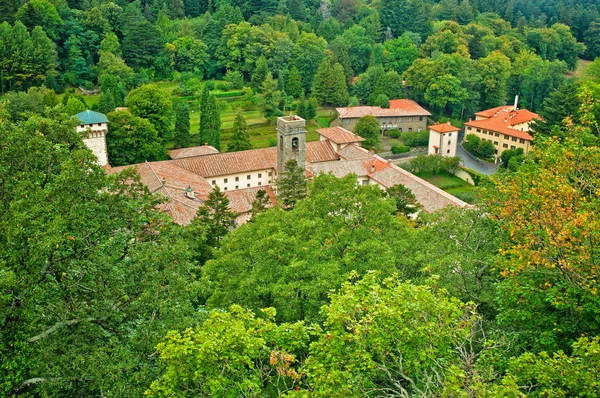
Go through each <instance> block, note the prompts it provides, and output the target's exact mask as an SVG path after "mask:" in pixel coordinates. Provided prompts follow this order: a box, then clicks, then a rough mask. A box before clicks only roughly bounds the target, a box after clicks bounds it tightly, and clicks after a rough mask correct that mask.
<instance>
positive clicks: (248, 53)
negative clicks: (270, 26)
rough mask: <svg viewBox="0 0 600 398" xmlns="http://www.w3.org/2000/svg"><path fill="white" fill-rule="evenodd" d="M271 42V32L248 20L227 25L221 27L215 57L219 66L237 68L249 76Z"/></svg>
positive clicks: (230, 68) (266, 51)
mask: <svg viewBox="0 0 600 398" xmlns="http://www.w3.org/2000/svg"><path fill="white" fill-rule="evenodd" d="M221 29H222V28H221ZM273 42H274V37H273V35H272V34H271V32H268V31H266V30H265V29H263V28H261V27H259V26H254V25H251V24H250V23H248V22H241V23H237V24H232V25H227V26H226V27H225V29H223V34H222V37H221V39H220V42H219V46H218V48H217V51H216V58H217V60H218V63H219V65H220V66H221V67H223V68H225V69H228V70H239V71H240V72H243V73H244V75H245V76H246V77H247V78H249V77H251V75H252V73H253V72H254V70H255V69H256V68H257V66H258V65H257V62H258V60H259V58H260V57H261V56H262V55H264V54H266V53H268V52H269V50H270V48H271V46H272V44H273ZM207 44H208V43H207ZM209 50H210V46H209ZM255 87H256V86H255Z"/></svg>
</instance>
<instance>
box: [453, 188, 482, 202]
mask: <svg viewBox="0 0 600 398" xmlns="http://www.w3.org/2000/svg"><path fill="white" fill-rule="evenodd" d="M452 195H454V196H455V197H457V198H458V199H460V200H462V201H463V202H467V203H470V204H473V203H475V202H476V201H477V196H476V195H475V193H474V192H473V191H462V192H456V193H453V194H452Z"/></svg>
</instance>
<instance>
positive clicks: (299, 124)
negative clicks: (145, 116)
mask: <svg viewBox="0 0 600 398" xmlns="http://www.w3.org/2000/svg"><path fill="white" fill-rule="evenodd" d="M292 159H293V160H295V161H296V163H298V166H300V167H301V168H302V169H304V168H305V167H306V121H305V120H304V119H302V118H301V117H300V116H294V115H291V114H290V115H289V116H282V117H279V118H277V174H278V175H281V174H282V173H283V172H284V170H285V164H286V163H287V162H288V161H290V160H292Z"/></svg>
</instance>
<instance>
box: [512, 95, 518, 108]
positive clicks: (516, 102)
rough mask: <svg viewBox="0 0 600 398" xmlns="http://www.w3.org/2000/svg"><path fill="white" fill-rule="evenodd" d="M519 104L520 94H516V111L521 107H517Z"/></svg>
mask: <svg viewBox="0 0 600 398" xmlns="http://www.w3.org/2000/svg"><path fill="white" fill-rule="evenodd" d="M517 105H519V96H518V95H515V106H514V108H513V109H514V110H515V111H516V110H517V109H519V108H517Z"/></svg>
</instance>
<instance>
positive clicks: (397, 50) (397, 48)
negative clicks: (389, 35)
mask: <svg viewBox="0 0 600 398" xmlns="http://www.w3.org/2000/svg"><path fill="white" fill-rule="evenodd" d="M418 54H419V49H418V48H417V46H416V45H415V43H413V41H412V40H411V38H410V37H409V36H408V35H402V36H400V37H398V38H397V39H392V40H386V41H385V43H383V62H384V65H385V66H386V67H388V68H391V69H393V70H395V71H396V72H398V73H400V74H402V73H404V71H406V70H407V69H408V67H409V66H410V65H411V64H412V63H413V61H414V60H415V59H417V56H418Z"/></svg>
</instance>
